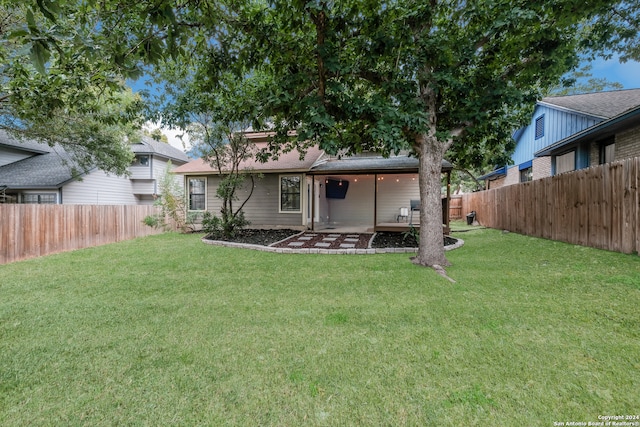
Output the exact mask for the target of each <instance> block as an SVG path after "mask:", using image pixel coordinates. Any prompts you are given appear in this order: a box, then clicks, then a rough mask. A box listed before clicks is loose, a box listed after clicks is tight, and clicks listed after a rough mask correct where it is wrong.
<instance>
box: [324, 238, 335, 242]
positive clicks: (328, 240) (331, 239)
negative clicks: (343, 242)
mask: <svg viewBox="0 0 640 427" xmlns="http://www.w3.org/2000/svg"><path fill="white" fill-rule="evenodd" d="M337 239H338V238H337V237H325V238H324V239H322V240H323V241H325V242H335V241H336V240H337Z"/></svg>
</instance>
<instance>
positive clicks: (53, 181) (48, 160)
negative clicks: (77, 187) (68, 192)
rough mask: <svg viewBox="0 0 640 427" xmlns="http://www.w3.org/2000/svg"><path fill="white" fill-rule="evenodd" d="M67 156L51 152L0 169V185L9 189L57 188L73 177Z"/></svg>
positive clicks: (62, 153)
mask: <svg viewBox="0 0 640 427" xmlns="http://www.w3.org/2000/svg"><path fill="white" fill-rule="evenodd" d="M69 161H70V159H69V157H68V155H67V154H66V153H65V152H64V151H62V152H61V153H56V152H51V153H46V154H40V155H35V156H32V157H29V158H26V159H23V160H20V161H18V162H15V163H10V164H8V165H5V166H2V167H0V184H1V185H6V186H8V187H9V188H13V189H20V188H59V187H60V186H62V185H63V184H65V183H66V182H68V181H70V180H71V179H72V178H73V177H74V176H73V173H72V169H71V168H72V167H71V163H66V162H69Z"/></svg>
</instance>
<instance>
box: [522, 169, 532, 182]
mask: <svg viewBox="0 0 640 427" xmlns="http://www.w3.org/2000/svg"><path fill="white" fill-rule="evenodd" d="M531 181H533V167H531V166H530V167H528V168H525V169H521V170H520V182H531Z"/></svg>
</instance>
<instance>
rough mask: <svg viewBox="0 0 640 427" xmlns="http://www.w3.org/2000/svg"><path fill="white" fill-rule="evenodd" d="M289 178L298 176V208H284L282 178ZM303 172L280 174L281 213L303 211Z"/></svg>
mask: <svg viewBox="0 0 640 427" xmlns="http://www.w3.org/2000/svg"><path fill="white" fill-rule="evenodd" d="M287 178H297V179H298V192H297V194H298V208H297V209H295V210H294V209H283V203H282V202H283V201H284V200H283V198H282V197H283V192H282V180H283V179H287ZM302 181H303V176H302V174H286V175H279V176H278V213H281V214H300V213H302V205H303V201H302ZM284 194H291V195H294V196H295V192H286V193H284Z"/></svg>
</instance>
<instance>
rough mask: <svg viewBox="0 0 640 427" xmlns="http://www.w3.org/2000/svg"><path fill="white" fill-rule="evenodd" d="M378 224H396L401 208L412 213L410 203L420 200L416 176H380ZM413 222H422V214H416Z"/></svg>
mask: <svg viewBox="0 0 640 427" xmlns="http://www.w3.org/2000/svg"><path fill="white" fill-rule="evenodd" d="M378 178H379V179H378V214H377V220H378V224H380V223H385V222H387V223H388V222H396V220H397V218H398V214H399V213H400V208H407V209H408V210H409V215H411V211H410V208H411V206H410V201H411V200H419V199H420V188H419V184H418V176H417V175H416V174H395V175H392V174H384V175H378ZM413 222H414V223H419V222H420V213H419V212H414V214H413Z"/></svg>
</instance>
